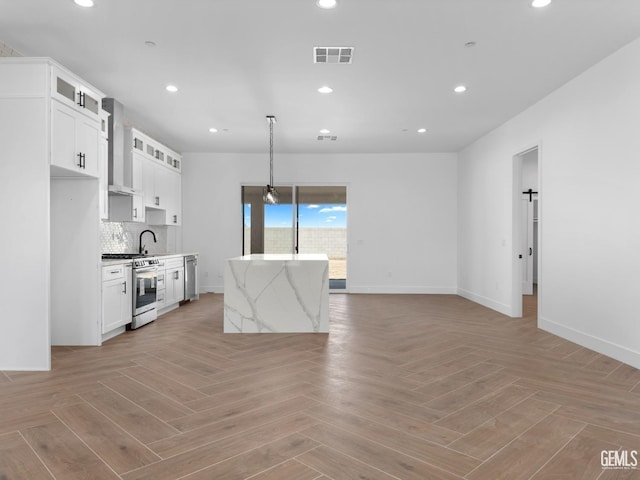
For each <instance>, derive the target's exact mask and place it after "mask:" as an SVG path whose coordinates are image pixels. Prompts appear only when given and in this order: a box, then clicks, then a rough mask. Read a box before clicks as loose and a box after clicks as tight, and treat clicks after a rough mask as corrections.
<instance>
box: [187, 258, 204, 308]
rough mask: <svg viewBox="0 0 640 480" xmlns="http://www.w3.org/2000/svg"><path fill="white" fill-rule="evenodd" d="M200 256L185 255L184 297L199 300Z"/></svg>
mask: <svg viewBox="0 0 640 480" xmlns="http://www.w3.org/2000/svg"><path fill="white" fill-rule="evenodd" d="M199 298H200V294H199V293H198V256H197V255H185V257H184V299H185V300H198V299H199Z"/></svg>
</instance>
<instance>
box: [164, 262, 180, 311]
mask: <svg viewBox="0 0 640 480" xmlns="http://www.w3.org/2000/svg"><path fill="white" fill-rule="evenodd" d="M164 284H165V300H164V304H165V306H166V307H168V306H170V305H173V304H176V303H178V302H181V301H182V300H184V257H173V258H168V259H167V260H166V262H165V277H164Z"/></svg>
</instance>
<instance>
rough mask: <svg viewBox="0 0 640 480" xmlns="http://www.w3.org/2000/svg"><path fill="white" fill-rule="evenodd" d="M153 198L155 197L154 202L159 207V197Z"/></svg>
mask: <svg viewBox="0 0 640 480" xmlns="http://www.w3.org/2000/svg"><path fill="white" fill-rule="evenodd" d="M155 198H156V202H155V203H156V206H158V207H159V206H160V197H155Z"/></svg>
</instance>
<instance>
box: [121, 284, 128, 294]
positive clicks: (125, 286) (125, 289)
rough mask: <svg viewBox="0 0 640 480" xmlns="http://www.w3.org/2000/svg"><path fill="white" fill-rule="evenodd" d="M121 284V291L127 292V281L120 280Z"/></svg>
mask: <svg viewBox="0 0 640 480" xmlns="http://www.w3.org/2000/svg"><path fill="white" fill-rule="evenodd" d="M122 285H123V286H124V290H123V291H122V293H124V294H126V293H127V282H122Z"/></svg>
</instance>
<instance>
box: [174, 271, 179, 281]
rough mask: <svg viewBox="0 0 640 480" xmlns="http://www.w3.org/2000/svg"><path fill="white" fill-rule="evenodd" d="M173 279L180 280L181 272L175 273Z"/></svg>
mask: <svg viewBox="0 0 640 480" xmlns="http://www.w3.org/2000/svg"><path fill="white" fill-rule="evenodd" d="M173 278H174V280H178V279H180V272H175V273H174V277H173Z"/></svg>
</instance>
